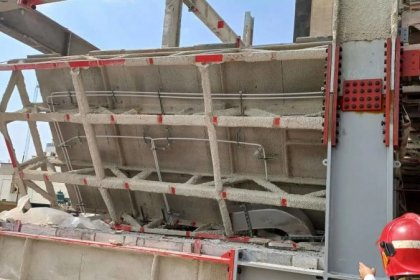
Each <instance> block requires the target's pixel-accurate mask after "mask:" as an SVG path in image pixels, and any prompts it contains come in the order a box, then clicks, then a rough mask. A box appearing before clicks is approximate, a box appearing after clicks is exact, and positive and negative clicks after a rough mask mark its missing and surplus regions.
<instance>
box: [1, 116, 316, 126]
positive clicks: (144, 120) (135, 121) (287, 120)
mask: <svg viewBox="0 0 420 280" xmlns="http://www.w3.org/2000/svg"><path fill="white" fill-rule="evenodd" d="M215 117H217V126H218V127H244V128H245V127H249V128H251V127H255V128H273V129H298V130H299V129H302V130H322V121H323V118H322V117H306V116H275V117H246V116H244V117H240V116H215ZM28 118H29V119H30V120H31V121H37V122H59V123H79V124H82V123H83V122H84V121H85V122H87V123H88V124H91V125H99V124H120V125H165V126H205V116H202V115H164V116H162V115H141V114H140V115H137V114H136V115H128V114H102V113H101V114H97V113H88V114H86V116H84V117H83V118H82V117H81V115H79V114H77V113H21V112H16V113H0V121H3V122H11V121H27V120H28Z"/></svg>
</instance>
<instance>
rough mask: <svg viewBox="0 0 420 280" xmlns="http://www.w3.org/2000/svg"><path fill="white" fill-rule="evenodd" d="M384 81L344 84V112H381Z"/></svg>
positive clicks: (360, 81) (362, 81) (342, 107)
mask: <svg viewBox="0 0 420 280" xmlns="http://www.w3.org/2000/svg"><path fill="white" fill-rule="evenodd" d="M382 89H383V86H382V79H370V80H348V81H344V84H343V96H342V98H341V110H342V111H362V112H369V111H381V110H382V106H383V96H382Z"/></svg>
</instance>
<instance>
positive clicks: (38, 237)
mask: <svg viewBox="0 0 420 280" xmlns="http://www.w3.org/2000/svg"><path fill="white" fill-rule="evenodd" d="M0 236H9V237H16V238H29V239H33V240H41V241H50V242H55V243H61V244H68V245H79V246H87V247H94V248H103V249H116V250H120V251H126V252H133V253H140V254H150V255H159V256H163V257H174V258H182V259H190V260H198V261H205V262H211V263H221V264H227V265H230V264H231V261H232V260H231V258H227V257H226V258H225V257H223V256H221V257H215V256H209V255H198V254H192V253H184V252H176V251H168V250H161V249H154V248H145V247H137V246H120V245H114V244H111V243H103V242H95V241H88V240H76V239H69V238H63V237H55V236H44V235H34V234H27V233H18V232H9V231H1V230H0Z"/></svg>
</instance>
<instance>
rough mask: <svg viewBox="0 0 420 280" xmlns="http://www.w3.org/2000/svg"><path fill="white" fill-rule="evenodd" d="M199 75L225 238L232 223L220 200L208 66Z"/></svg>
mask: <svg viewBox="0 0 420 280" xmlns="http://www.w3.org/2000/svg"><path fill="white" fill-rule="evenodd" d="M198 69H199V70H200V75H201V86H202V88H203V96H204V112H205V122H206V126H207V134H208V137H209V143H210V154H211V160H212V165H213V175H214V187H215V189H216V200H217V202H218V204H219V210H220V214H221V216H222V220H223V226H224V228H225V234H226V235H227V236H232V235H233V233H234V232H233V227H232V221H231V220H230V217H229V211H228V208H227V204H226V201H225V200H224V199H222V195H221V194H222V192H223V182H222V172H221V168H220V156H219V145H218V143H217V133H216V127H215V126H214V122H213V101H212V99H211V81H210V74H209V66H208V65H204V66H199V67H198Z"/></svg>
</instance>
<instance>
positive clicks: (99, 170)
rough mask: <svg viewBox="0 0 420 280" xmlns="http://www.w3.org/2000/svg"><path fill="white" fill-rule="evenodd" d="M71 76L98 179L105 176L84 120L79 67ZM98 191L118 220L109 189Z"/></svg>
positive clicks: (85, 103)
mask: <svg viewBox="0 0 420 280" xmlns="http://www.w3.org/2000/svg"><path fill="white" fill-rule="evenodd" d="M71 77H72V80H73V85H74V90H75V92H76V99H77V104H78V107H79V113H80V115H81V117H82V119H83V121H82V123H83V128H84V131H85V134H86V139H87V143H88V146H89V152H90V155H91V157H92V163H93V168H94V169H95V174H96V177H97V179H98V180H102V179H104V178H105V170H104V168H103V164H102V159H101V155H100V153H99V148H98V143H97V141H96V137H95V130H94V127H93V125H92V124H89V123H88V122H87V120H86V115H87V114H88V113H89V103H88V100H87V97H86V93H85V89H84V86H83V82H82V78H81V77H80V69H79V68H75V69H71ZM99 192H100V193H101V196H102V199H103V200H104V202H105V205H106V207H107V209H108V213H109V215H110V216H111V219H112V220H113V221H115V222H119V221H120V219H119V218H118V216H117V213H116V211H115V207H114V203H113V202H112V198H111V195H110V194H109V191H108V190H107V189H105V188H102V187H100V188H99Z"/></svg>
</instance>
